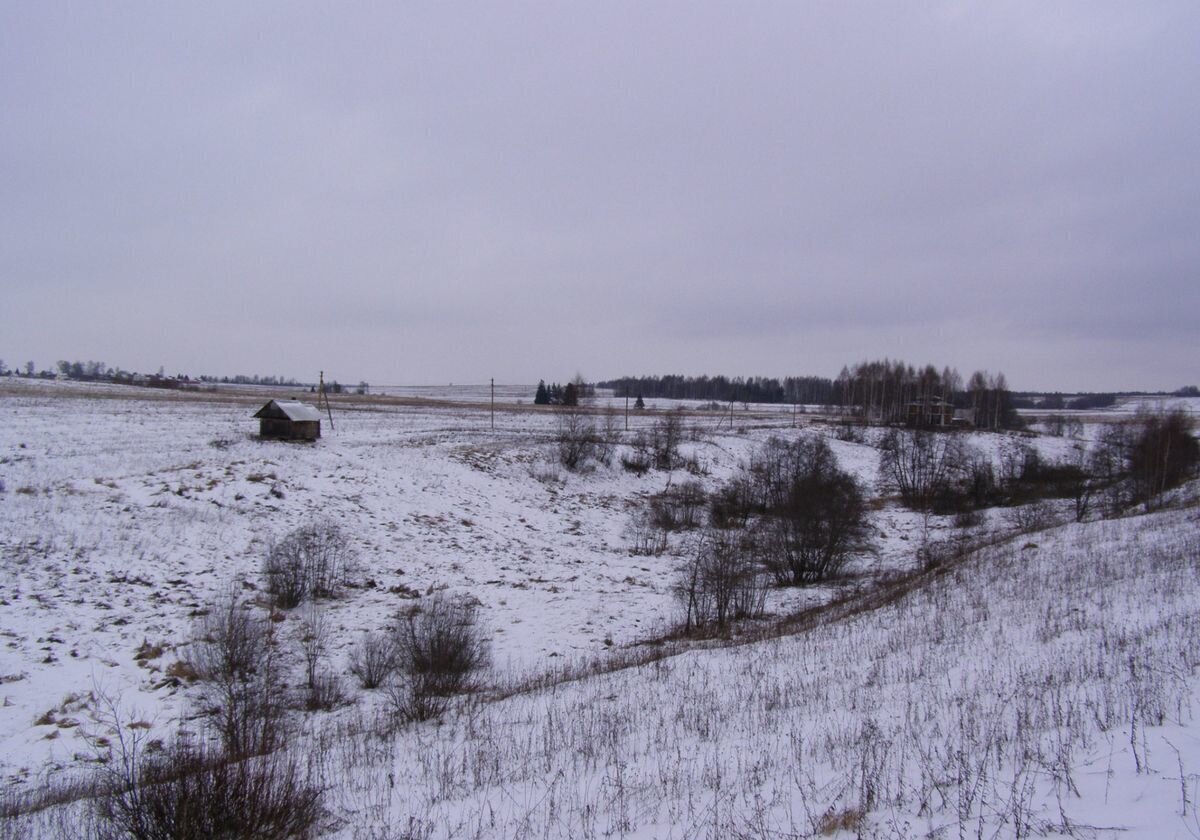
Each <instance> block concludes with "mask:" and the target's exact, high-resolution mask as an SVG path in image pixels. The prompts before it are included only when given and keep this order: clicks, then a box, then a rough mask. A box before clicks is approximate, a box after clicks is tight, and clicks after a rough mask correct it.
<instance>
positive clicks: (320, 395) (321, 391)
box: [317, 371, 333, 432]
mask: <svg viewBox="0 0 1200 840" xmlns="http://www.w3.org/2000/svg"><path fill="white" fill-rule="evenodd" d="M320 382H321V385H320V388H319V389H318V393H317V410H318V411H319V410H320V408H321V401H322V400H324V401H325V413H326V414H328V415H329V431H331V432H332V431H333V409H332V408H330V407H329V396H328V395H327V394H326V393H325V371H321V379H320Z"/></svg>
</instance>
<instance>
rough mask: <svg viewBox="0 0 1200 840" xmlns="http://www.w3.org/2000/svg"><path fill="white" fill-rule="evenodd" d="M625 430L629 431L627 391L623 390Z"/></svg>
mask: <svg viewBox="0 0 1200 840" xmlns="http://www.w3.org/2000/svg"><path fill="white" fill-rule="evenodd" d="M625 431H627V432H628V431H629V392H628V391H626V392H625Z"/></svg>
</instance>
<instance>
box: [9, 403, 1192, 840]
mask: <svg viewBox="0 0 1200 840" xmlns="http://www.w3.org/2000/svg"><path fill="white" fill-rule="evenodd" d="M0 411H3V412H4V417H5V420H6V423H5V424H4V426H3V433H2V436H0V444H2V445H3V450H2V451H0V458H3V461H2V462H0V479H2V480H3V481H4V483H5V492H4V494H3V496H2V497H0V521H2V524H3V528H2V530H0V549H2V551H0V560H2V561H3V568H4V577H3V579H0V598H2V599H3V604H2V605H0V609H2V610H3V612H2V613H0V615H2V617H3V618H2V624H3V626H2V627H0V631H2V632H3V633H4V636H5V645H4V647H3V648H2V649H0V676H2V677H3V680H4V682H3V684H2V685H0V694H3V696H4V701H5V702H4V706H3V707H2V708H0V722H2V724H3V728H2V730H0V737H2V738H3V739H4V740H3V746H4V755H3V760H4V761H5V772H6V776H7V777H8V778H7V780H8V784H9V786H10V790H31V789H36V788H38V787H40V786H42V785H44V784H45V783H46V782H53V781H54V780H55V779H58V778H68V777H78V773H79V772H81V768H86V767H87V766H88V765H89V762H90V758H91V756H92V755H93V751H92V749H91V744H92V743H93V742H94V739H95V738H96V737H111V736H112V735H113V734H114V733H113V731H112V729H111V724H112V721H111V720H110V719H108V718H107V717H106V715H105V709H104V708H103V706H104V703H103V702H102V698H98V697H97V696H96V694H95V692H97V691H102V692H104V693H105V694H107V695H108V696H109V697H110V698H115V699H116V700H117V701H118V705H119V706H120V707H121V713H122V714H123V715H125V721H124V722H125V725H127V726H136V727H138V731H142V727H149V729H146V730H145V731H147V732H148V733H150V734H151V735H155V736H162V737H167V736H169V733H170V732H172V731H173V730H174V729H175V728H176V727H177V726H179V725H180V723H183V724H184V725H185V726H187V725H190V722H189V721H188V720H187V716H188V715H189V714H190V711H189V709H190V708H191V704H192V703H193V701H194V699H195V696H194V695H195V687H194V686H189V685H188V684H187V683H186V682H182V683H181V682H179V681H173V680H171V679H169V678H168V676H169V671H170V668H171V665H172V664H173V663H174V662H176V661H178V660H181V659H185V658H186V657H187V644H186V642H187V640H188V638H189V637H190V635H191V634H192V633H193V632H194V631H193V627H192V625H193V617H192V616H193V613H195V612H197V611H199V610H202V609H203V608H204V607H205V606H206V605H207V604H209V603H211V599H212V598H213V597H214V595H216V594H217V593H219V592H220V591H222V589H223V587H225V586H227V585H228V584H229V583H230V582H234V583H235V584H236V585H237V586H238V587H239V591H241V592H242V593H243V595H244V597H245V598H246V599H247V601H248V602H250V603H253V602H255V601H256V599H258V598H259V597H260V595H259V593H258V590H257V587H258V586H259V585H260V583H261V576H260V566H261V558H262V555H263V551H264V549H265V546H266V544H267V542H268V541H269V540H270V539H271V538H273V537H278V536H279V535H281V534H282V533H283V532H285V531H286V530H287V529H289V528H291V527H294V526H295V525H297V524H300V523H303V522H305V521H308V520H309V519H311V518H312V517H313V516H329V517H332V518H334V519H335V520H336V521H339V522H342V523H346V524H348V525H350V526H352V531H351V532H352V535H353V540H354V544H355V546H356V547H357V549H358V551H359V555H360V559H361V560H362V562H363V564H364V565H363V569H362V570H361V573H360V575H359V582H358V583H357V584H356V586H355V587H354V588H353V589H352V590H351V591H349V592H348V593H347V595H346V597H345V598H343V599H341V600H339V601H335V602H330V603H329V604H328V610H329V615H330V618H331V621H332V624H333V626H334V628H335V629H336V634H335V637H336V642H335V645H334V649H333V650H332V651H331V653H330V660H331V665H332V667H333V668H335V669H338V670H344V668H345V656H346V652H347V649H348V647H349V646H350V644H351V643H352V642H353V641H354V640H356V639H357V638H359V637H360V636H361V634H362V633H363V632H364V631H365V630H368V629H374V628H377V627H379V626H382V625H383V624H384V623H386V622H387V621H388V620H390V619H391V618H392V617H393V616H394V615H395V613H396V611H397V610H398V609H400V608H401V607H403V606H404V605H406V604H408V603H411V596H412V595H414V594H415V593H424V592H427V591H429V590H430V589H431V588H440V587H442V586H448V587H450V589H451V591H455V592H460V593H464V594H469V595H471V596H473V597H475V598H477V599H478V600H479V601H480V602H481V605H482V606H481V610H482V612H483V615H484V617H485V623H486V626H487V628H488V632H489V634H490V636H491V641H492V644H493V647H494V649H495V651H496V655H497V659H498V661H499V663H500V668H499V671H500V673H498V674H497V675H495V677H493V679H494V680H495V681H496V682H497V683H505V682H507V681H508V680H509V679H510V678H511V677H514V676H519V674H520V673H531V672H532V673H536V672H538V671H541V670H548V669H550V668H552V667H553V666H554V663H556V662H563V661H568V660H573V659H574V660H578V658H579V657H587V658H590V657H598V661H600V662H601V663H602V662H603V657H605V656H607V655H609V653H608V651H614V652H616V655H618V656H619V655H620V654H621V651H622V646H623V644H626V643H632V642H633V641H635V640H636V639H638V638H644V637H645V636H647V635H650V634H652V633H653V632H654V631H655V630H657V629H659V628H661V627H662V626H663V622H664V620H665V619H666V618H668V617H669V616H670V615H671V611H672V610H673V603H672V598H671V594H670V583H671V580H672V575H673V573H674V568H675V565H676V564H677V562H678V559H677V558H675V557H672V556H670V555H665V556H662V557H642V556H634V555H631V554H630V552H629V545H628V540H627V537H626V535H625V528H626V527H627V523H628V521H629V517H630V513H631V510H633V509H636V507H637V506H638V504H639V500H640V499H642V498H643V497H644V496H645V495H647V494H649V493H653V492H657V491H658V490H661V489H662V485H663V482H664V480H666V478H665V477H664V476H663V475H661V474H659V475H654V474H652V475H651V476H650V477H643V478H639V477H637V476H632V475H630V474H626V473H624V472H622V471H620V469H619V468H614V469H603V468H602V469H598V470H595V471H594V472H592V473H589V474H587V475H583V476H577V475H568V474H565V473H563V472H562V471H561V470H557V469H553V468H550V467H549V466H548V460H547V450H548V448H549V447H550V443H549V440H550V436H551V434H552V433H553V417H552V415H545V414H538V413H532V412H529V413H522V412H513V413H508V414H504V415H502V416H500V417H499V418H498V425H497V430H496V432H491V431H490V430H486V431H485V430H484V429H483V428H482V423H481V417H480V416H479V413H478V412H471V411H467V410H463V411H456V410H446V409H439V410H436V411H407V410H404V411H402V410H388V411H383V410H380V411H363V412H358V413H355V414H353V415H350V416H348V417H346V418H343V420H340V421H339V427H340V428H339V432H338V433H337V434H336V435H331V436H329V437H328V438H327V439H326V440H323V441H322V442H321V443H320V444H318V445H317V446H313V447H305V446H292V445H284V444H260V443H258V442H255V441H253V440H251V439H250V438H249V437H248V436H247V434H246V425H247V423H246V416H247V411H246V407H245V406H244V405H230V404H227V403H221V402H213V403H204V402H197V403H191V402H183V403H170V404H166V403H157V402H152V401H142V400H105V401H103V402H99V401H91V400H87V399H80V398H73V399H60V398H57V397H55V396H53V395H51V396H46V395H24V396H18V397H9V398H6V399H5V400H4V401H3V402H0ZM780 433H782V434H796V432H791V431H790V430H787V429H779V428H754V427H752V426H751V427H749V428H745V429H743V428H739V429H738V430H736V431H724V432H719V433H715V432H712V431H709V432H707V433H705V434H703V435H698V436H696V438H695V439H694V440H692V441H689V443H688V444H687V448H688V454H690V455H695V456H696V458H697V460H698V461H699V462H700V464H701V465H702V466H703V474H702V475H701V476H699V479H700V480H701V481H704V482H705V483H707V484H708V485H710V486H711V485H712V484H714V483H715V482H717V481H719V480H720V479H722V478H723V477H725V476H728V475H730V474H732V472H733V471H734V470H735V469H736V468H737V465H738V464H739V462H740V461H741V460H742V459H744V458H745V456H746V455H747V453H748V452H749V451H750V450H751V448H752V447H753V446H754V445H756V444H757V442H759V441H761V440H763V439H765V438H766V437H767V436H769V435H771V434H780ZM831 443H832V445H833V446H834V449H835V451H836V453H837V456H838V459H839V461H840V462H841V463H842V465H843V466H844V467H846V468H848V469H852V470H853V471H854V472H855V473H856V474H858V475H859V476H860V478H861V479H862V480H864V481H865V482H868V483H869V482H871V481H873V478H874V472H875V470H876V464H877V461H878V454H877V451H876V450H875V449H873V448H872V447H871V446H870V445H866V444H856V443H850V442H843V441H831ZM974 443H975V445H976V446H977V447H979V448H981V449H987V448H989V447H990V448H991V449H992V450H994V451H997V452H998V451H999V450H1000V449H1002V448H1004V447H1005V446H1008V445H1009V441H1008V440H1007V439H1004V438H998V437H996V436H982V437H980V438H979V439H977V440H976V441H974ZM1038 443H1039V444H1043V443H1044V445H1045V446H1048V447H1050V448H1051V449H1054V448H1062V447H1064V446H1067V445H1069V444H1067V443H1066V442H1064V441H1062V440H1051V441H1045V442H1038ZM684 477H685V476H684V474H682V471H680V475H679V476H675V477H672V479H673V480H679V479H682V478H684ZM1195 495H1196V494H1195V492H1194V491H1193V492H1191V493H1189V492H1184V493H1179V494H1176V496H1175V498H1176V500H1177V501H1179V502H1180V503H1181V504H1184V505H1185V506H1184V507H1181V508H1178V509H1173V510H1168V511H1162V512H1159V513H1156V514H1153V515H1150V516H1141V517H1131V518H1127V519H1121V520H1112V521H1105V522H1093V523H1087V524H1083V525H1070V526H1061V527H1059V528H1056V529H1053V530H1051V531H1046V532H1042V533H1037V534H1034V535H1028V536H1022V537H1018V538H1016V539H1014V540H1012V541H1010V542H1005V543H1000V544H998V545H996V546H993V547H991V548H987V549H984V550H982V551H981V552H980V553H979V554H977V555H976V556H974V557H972V558H970V559H968V560H967V561H965V562H964V563H962V564H961V565H956V566H953V567H948V568H946V569H944V570H942V571H941V572H939V573H936V574H932V575H930V578H931V579H930V580H928V581H925V580H924V578H921V581H922V582H923V583H925V585H923V586H922V587H921V588H920V589H918V590H916V591H912V592H909V593H907V594H904V595H902V596H898V597H897V598H896V600H895V601H893V602H891V603H888V604H886V605H885V606H883V607H882V608H880V609H877V610H875V611H873V612H869V613H863V614H859V615H854V616H852V617H850V618H846V619H842V620H839V621H836V622H833V623H830V624H827V625H822V626H818V627H816V628H815V629H812V630H810V631H808V632H805V633H804V634H802V635H798V636H795V637H789V638H781V639H775V640H772V641H768V642H760V643H757V644H752V645H743V646H739V647H728V648H716V649H703V650H701V649H697V650H694V651H692V652H689V653H684V654H682V655H678V656H671V657H668V658H665V659H662V660H659V661H656V662H653V663H651V664H648V665H644V666H641V667H638V668H633V669H626V670H621V671H617V672H614V673H609V674H602V675H598V676H593V677H591V678H588V679H584V680H580V681H576V682H570V683H563V684H560V685H558V686H557V687H555V688H553V689H546V690H543V691H539V692H532V693H523V694H519V695H517V696H514V697H510V698H508V699H506V700H502V701H495V700H489V699H488V695H487V694H486V693H485V694H484V695H482V696H479V697H475V698H465V699H462V700H461V701H460V702H459V704H458V705H457V706H456V707H455V708H454V709H453V710H452V711H451V713H450V714H449V715H448V716H447V717H446V718H445V719H444V720H443V721H441V722H440V723H428V724H420V725H409V726H405V727H402V728H399V729H396V728H394V727H393V726H392V725H391V723H390V722H389V721H388V720H386V718H385V717H384V716H382V715H381V711H382V710H383V709H385V708H386V701H385V698H384V697H382V695H381V693H380V692H378V691H367V692H362V691H357V692H353V693H352V697H351V701H352V702H351V703H349V704H348V705H344V706H342V707H340V708H338V709H336V710H334V711H333V712H328V713H319V714H313V715H305V714H299V713H298V714H297V720H296V722H297V725H298V726H299V727H300V728H301V732H302V734H301V735H300V736H298V737H297V738H296V740H295V742H294V746H293V749H294V752H295V755H296V756H297V757H299V758H301V759H302V760H303V761H304V762H306V764H307V766H309V767H310V769H311V771H312V772H313V773H314V774H315V775H316V777H317V778H318V779H320V780H321V783H322V785H323V787H325V788H326V790H327V796H326V805H327V807H328V817H327V820H326V822H325V824H324V832H325V834H327V835H329V836H334V837H342V838H358V837H362V838H368V837H370V838H381V837H464V836H465V837H532V836H542V837H599V836H628V837H645V838H650V837H678V838H683V837H763V838H766V837H778V836H784V837H790V836H818V835H833V834H836V832H837V831H839V830H841V831H843V833H844V834H843V836H855V835H856V834H857V835H861V836H880V837H921V836H933V837H943V836H960V835H966V834H970V836H985V837H990V836H1000V837H1008V836H1029V835H1031V834H1046V833H1049V834H1055V833H1063V834H1067V835H1073V836H1079V837H1108V836H1114V837H1115V836H1122V837H1181V838H1183V837H1193V836H1200V821H1197V819H1196V817H1195V813H1194V811H1193V810H1192V802H1193V801H1195V800H1196V798H1197V796H1196V794H1197V793H1200V791H1198V790H1197V778H1198V776H1197V774H1200V737H1198V735H1197V733H1196V731H1195V728H1194V724H1195V722H1194V711H1195V700H1196V688H1197V673H1196V666H1197V664H1200V618H1198V615H1200V592H1198V586H1200V584H1198V582H1197V581H1198V578H1197V572H1198V571H1200V568H1198V566H1200V544H1198V543H1200V513H1198V510H1197V508H1196V507H1195V506H1194V502H1187V500H1188V499H1189V498H1190V499H1193V500H1194V498H1195ZM1189 504H1190V505H1191V506H1187V505H1189ZM877 508H878V509H877V510H876V511H875V513H874V514H873V520H872V522H873V527H874V529H875V530H876V532H877V539H878V546H879V551H878V554H877V555H876V556H874V557H870V558H864V559H863V560H862V562H861V563H860V564H858V565H857V566H856V569H855V571H856V572H857V573H860V574H861V573H866V572H871V571H874V570H880V569H884V570H886V569H906V568H912V563H913V554H914V549H915V544H916V542H917V541H918V539H919V533H918V531H919V527H920V522H919V520H920V517H917V516H915V515H913V514H910V513H908V512H906V511H903V510H901V509H899V508H898V507H896V506H895V505H894V504H892V503H890V502H888V501H887V500H885V499H878V500H877ZM932 526H933V528H934V530H935V532H936V531H938V530H944V529H945V526H946V522H945V521H944V520H941V519H937V518H935V520H934V521H933V523H932ZM673 539H674V538H673ZM685 549H686V545H685V543H683V542H676V543H673V545H672V550H685ZM368 578H370V579H371V580H372V583H371V585H367V584H366V582H365V581H366V580H367V579H368ZM830 594H831V591H830V590H828V589H822V588H818V589H815V590H802V591H799V592H797V591H788V592H776V593H773V594H772V599H773V601H772V608H773V609H774V610H776V611H780V612H783V611H787V610H791V609H794V608H796V607H798V606H803V605H804V604H809V603H818V602H820V601H821V600H823V599H825V598H828V597H829V596H830ZM280 617H281V618H282V621H281V622H280V624H279V633H280V639H281V640H285V641H288V643H289V644H290V643H291V641H290V640H292V638H293V637H294V636H296V635H297V634H298V633H299V632H300V622H299V621H298V620H296V616H293V615H282V616H280ZM609 640H611V641H612V642H613V644H612V645H609V644H607V641H609ZM143 642H145V643H147V645H148V647H149V648H151V649H155V648H161V652H159V653H158V654H156V655H155V656H153V657H149V658H147V657H146V656H144V653H145V650H146V647H147V645H143ZM555 654H557V656H556V655H555ZM295 664H296V667H299V665H298V663H295ZM89 738H90V739H92V740H91V741H90V740H89ZM83 772H86V770H83ZM60 819H61V820H64V821H66V822H56V820H60ZM70 819H72V812H71V811H70V809H68V810H67V811H65V812H63V811H57V812H48V813H46V814H41V815H37V816H34V817H32V818H31V820H30V821H29V822H27V823H18V824H15V825H0V831H8V832H9V836H14V837H16V836H39V835H40V836H58V835H60V834H61V833H62V827H63V826H64V825H67V824H68V822H69V820H70Z"/></svg>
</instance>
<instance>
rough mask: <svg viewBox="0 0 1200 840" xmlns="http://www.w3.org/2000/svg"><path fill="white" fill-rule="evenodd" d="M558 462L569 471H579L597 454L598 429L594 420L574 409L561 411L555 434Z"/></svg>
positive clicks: (569, 408)
mask: <svg viewBox="0 0 1200 840" xmlns="http://www.w3.org/2000/svg"><path fill="white" fill-rule="evenodd" d="M555 441H556V442H557V444H558V462H559V463H560V464H562V465H563V466H564V467H566V468H567V469H568V470H577V469H579V468H580V467H582V466H583V465H584V464H586V463H587V462H588V460H589V459H590V458H592V457H593V456H594V455H595V452H596V427H595V426H594V425H593V423H592V420H591V418H590V417H588V416H587V415H586V414H584V413H583V412H582V411H580V410H578V409H577V408H574V407H568V408H565V409H563V410H561V411H560V412H559V414H558V424H557V429H556V432H555Z"/></svg>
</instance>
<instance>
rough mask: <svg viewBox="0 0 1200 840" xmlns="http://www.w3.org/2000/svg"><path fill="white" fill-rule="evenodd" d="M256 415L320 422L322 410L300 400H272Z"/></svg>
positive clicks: (295, 420)
mask: <svg viewBox="0 0 1200 840" xmlns="http://www.w3.org/2000/svg"><path fill="white" fill-rule="evenodd" d="M254 416H255V417H260V418H261V417H267V418H274V419H278V420H282V419H284V418H287V419H288V420H292V421H294V422H298V421H312V420H316V421H317V422H320V420H321V412H319V411H317V410H316V409H315V408H313V407H312V406H311V405H308V404H307V403H302V402H300V401H299V400H271V401H270V402H269V403H267V404H266V405H264V406H263V407H262V408H260V409H259V410H258V411H257V412H256V413H255V415H254Z"/></svg>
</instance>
